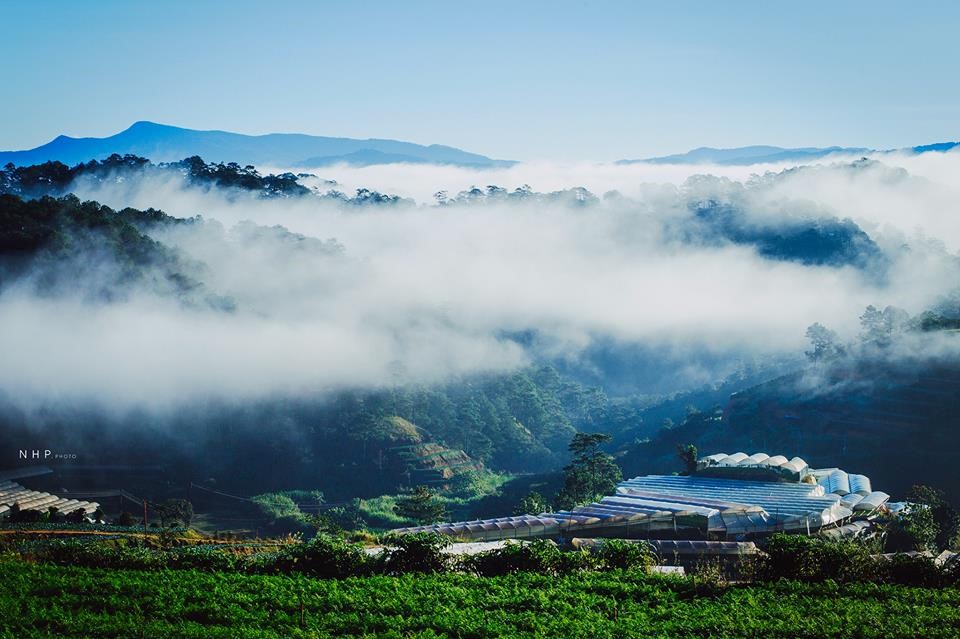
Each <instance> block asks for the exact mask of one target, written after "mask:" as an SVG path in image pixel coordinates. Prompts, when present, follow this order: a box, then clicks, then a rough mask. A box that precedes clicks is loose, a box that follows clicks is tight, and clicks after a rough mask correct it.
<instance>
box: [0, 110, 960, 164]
mask: <svg viewBox="0 0 960 639" xmlns="http://www.w3.org/2000/svg"><path fill="white" fill-rule="evenodd" d="M958 146H960V142H938V143H935V144H927V145H922V146H914V147H910V148H907V149H899V151H906V152H913V153H926V152H931V151H940V152H943V151H950V150H951V149H954V148H956V147H958ZM893 150H894V149H890V150H887V151H883V150H877V149H869V148H866V147H841V146H829V147H801V148H784V147H779V146H765V145H760V146H743V147H738V148H735V149H715V148H712V147H700V148H698V149H693V150H692V151H687V152H686V153H677V154H674V155H664V156H660V157H653V158H645V159H639V160H620V161H618V162H617V164H638V163H645V164H727V165H749V164H763V163H773V162H803V161H810V160H816V159H819V158H823V157H826V156H828V155H854V154H867V153H886V152H892V151H893ZM112 153H119V154H121V155H123V154H127V153H131V154H133V155H138V156H141V157H146V158H149V159H150V160H153V161H154V162H173V161H177V160H182V159H184V158H186V157H190V156H193V155H199V156H200V157H202V158H203V159H204V160H206V161H207V162H236V163H238V164H240V165H246V164H254V165H257V166H274V167H292V168H309V167H322V166H330V165H332V164H350V165H353V166H371V165H375V164H398V163H412V164H446V165H454V166H464V167H474V168H498V167H507V166H512V165H514V164H516V162H513V161H511V160H496V159H493V158H489V157H487V156H485V155H479V154H476V153H469V152H467V151H463V150H461V149H457V148H454V147H451V146H443V145H440V144H431V145H429V146H424V145H422V144H414V143H412V142H401V141H398V140H379V139H369V140H358V139H353V138H330V137H322V136H316V135H305V134H301V133H270V134H267V135H244V134H241V133H230V132H229V131H197V130H195V129H184V128H180V127H175V126H169V125H166V124H157V123H155V122H145V121H144V122H136V123H134V124H133V125H132V126H131V127H130V128H128V129H126V130H125V131H121V132H120V133H117V134H116V135H111V136H109V137H105V138H72V137H69V136H66V135H61V136H59V137H57V138H55V139H54V140H52V141H50V142H48V143H47V144H44V145H41V146H38V147H37V148H35V149H28V150H24V151H0V166H3V165H5V164H7V163H8V162H12V163H13V164H16V165H18V166H27V165H31V164H40V163H43V162H47V161H50V160H59V161H60V162H63V163H64V164H68V165H74V164H78V163H80V162H87V161H89V160H93V159H101V158H105V157H107V156H109V155H110V154H112Z"/></svg>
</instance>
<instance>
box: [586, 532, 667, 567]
mask: <svg viewBox="0 0 960 639" xmlns="http://www.w3.org/2000/svg"><path fill="white" fill-rule="evenodd" d="M594 556H595V558H596V560H597V562H598V563H599V565H600V567H601V568H603V569H604V570H631V569H635V568H639V569H643V570H649V569H650V567H651V566H655V565H656V563H657V559H656V557H655V556H654V554H653V551H652V550H651V548H650V546H649V544H647V543H646V542H640V543H630V542H628V541H624V540H622V539H608V540H606V541H604V542H603V543H602V544H601V545H600V547H599V548H597V549H596V550H595V551H594Z"/></svg>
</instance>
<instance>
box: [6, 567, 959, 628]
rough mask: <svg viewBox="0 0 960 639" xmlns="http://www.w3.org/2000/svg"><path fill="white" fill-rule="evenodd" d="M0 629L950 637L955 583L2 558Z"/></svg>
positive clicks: (954, 614)
mask: <svg viewBox="0 0 960 639" xmlns="http://www.w3.org/2000/svg"><path fill="white" fill-rule="evenodd" d="M0 573H2V574H3V576H4V578H3V579H2V580H0V638H2V639H8V638H9V639H12V638H14V637H16V638H17V639H22V638H32V637H93V636H95V637H124V638H126V637H141V636H146V637H169V638H175V637H184V638H186V637H231V638H234V637H237V638H259V639H264V638H275V637H276V638H279V637H396V638H400V637H417V638H421V639H425V638H428V637H429V638H437V637H460V638H475V639H485V638H491V639H492V638H495V637H497V638H499V637H531V638H532V637H570V638H577V637H584V638H587V637H589V638H590V639H595V638H597V637H670V638H685V637H718V638H728V637H729V638H740V637H743V638H747V637H749V638H751V639H754V638H755V637H838V638H839V637H845V638H846V637H861V638H880V637H920V636H922V637H930V638H938V637H956V636H958V635H960V590H958V589H956V588H945V589H923V588H910V587H905V586H888V585H882V586H881V585H876V584H850V585H847V586H837V585H836V584H833V583H831V582H826V583H820V584H801V583H796V582H778V583H774V584H767V585H752V586H748V587H747V586H734V587H727V588H718V587H714V586H706V587H704V586H703V585H702V584H697V583H696V582H694V581H693V580H691V579H678V578H665V577H656V576H648V575H643V574H640V573H632V572H612V573H591V574H581V575H576V576H571V577H545V576H542V575H536V574H520V575H513V576H509V577H497V578H479V577H470V576H467V575H452V574H444V575H430V576H425V575H405V576H402V577H383V576H378V577H364V578H351V579H345V580H340V581H337V580H330V581H323V580H312V579H307V578H303V577H283V576H277V577H265V576H250V575H241V574H227V573H213V574H210V573H201V572H196V571H192V570H185V571H177V572H169V571H160V572H140V571H131V570H116V571H112V570H102V569H87V568H73V567H62V566H53V565H34V564H28V563H24V562H21V561H17V560H0Z"/></svg>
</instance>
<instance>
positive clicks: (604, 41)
mask: <svg viewBox="0 0 960 639" xmlns="http://www.w3.org/2000/svg"><path fill="white" fill-rule="evenodd" d="M958 25H960V3H954V2H946V1H944V2H922V1H921V2H911V3H903V2H886V1H878V0H871V1H869V2H861V1H849V2H840V3H838V2H817V1H812V2H804V3H772V2H749V1H743V2H636V1H626V2H615V1H611V2H590V1H586V0H581V1H564V0H553V1H551V2H499V1H489V0H488V1H485V2H457V3H451V2H427V1H424V2H416V1H411V2H405V3H397V2H303V3H297V2H287V3H283V4H281V3H264V2H260V3H253V2H231V3H218V2H176V1H172V2H164V3H146V2H144V3H130V2H119V1H118V2H112V1H108V0H103V1H101V2H96V3H94V2H86V3H84V2H42V1H37V2H20V3H14V2H7V3H4V4H3V5H2V8H0V58H2V59H3V60H5V61H6V62H7V63H6V64H5V70H4V99H2V100H0V149H4V150H14V149H23V148H32V147H35V146H38V145H40V144H43V143H45V142H48V141H49V140H51V139H52V138H54V137H56V136H57V135H59V134H67V135H72V136H97V137H100V136H105V135H110V134H113V133H116V132H118V131H120V130H122V129H125V128H126V127H128V126H129V125H130V124H131V123H133V122H134V121H137V120H152V121H156V122H162V123H165V124H172V125H176V126H183V127H189V128H199V129H223V130H230V131H237V132H241V133H252V134H257V133H269V132H301V133H310V134H316V135H331V136H345V137H358V138H367V137H384V138H393V139H402V140H408V141H412V142H418V143H423V144H433V143H437V144H447V145H451V146H456V147H459V148H463V149H466V150H469V151H473V152H477V153H483V154H485V155H489V156H492V157H497V158H505V159H518V160H559V161H612V160H617V159H622V158H638V157H649V156H653V155H661V154H668V153H675V152H682V151H686V150H688V149H690V148H694V147H698V146H717V147H731V146H742V145H748V144H774V145H780V146H828V145H843V146H867V147H873V148H897V147H904V146H910V145H915V144H922V143H929V142H934V141H942V140H955V139H958V138H960V126H958V122H960V83H958V82H956V81H955V75H956V69H957V67H958V63H960V47H957V45H956V30H957V26H958Z"/></svg>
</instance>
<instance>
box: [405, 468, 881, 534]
mask: <svg viewBox="0 0 960 639" xmlns="http://www.w3.org/2000/svg"><path fill="white" fill-rule="evenodd" d="M765 466H766V467H774V468H784V469H785V470H787V471H789V473H790V475H787V474H781V475H779V476H778V477H779V478H780V479H781V481H756V480H753V479H740V478H738V477H735V476H734V477H726V476H711V474H709V473H706V472H705V473H704V474H703V475H700V474H694V475H690V476H685V475H646V476H642V477H634V478H633V479H628V480H626V481H624V482H621V483H620V484H619V485H618V486H617V489H616V492H615V494H613V495H609V496H606V497H603V498H602V499H600V501H597V502H594V503H592V504H587V505H586V506H580V507H578V508H575V509H573V510H571V511H561V512H557V513H541V514H539V515H522V516H518V517H500V518H495V519H484V520H474V521H464V522H457V523H451V524H436V525H432V526H417V527H413V528H402V529H399V531H398V532H420V531H434V532H439V533H443V534H447V535H452V536H456V537H462V538H466V539H474V540H493V539H508V538H518V539H523V538H533V537H559V536H563V537H569V536H590V535H594V536H601V537H602V536H614V535H619V536H630V532H631V530H632V531H635V532H644V533H653V532H655V531H657V530H672V531H674V532H675V531H678V530H681V529H686V530H691V531H694V530H695V531H697V532H698V533H700V534H703V533H714V534H720V535H725V536H728V537H735V536H739V535H742V534H747V533H769V532H775V531H778V530H786V531H791V530H792V531H798V532H816V531H818V530H820V529H821V528H825V527H829V526H835V525H838V524H843V522H845V521H846V520H848V519H849V518H851V517H852V516H853V515H854V513H857V514H869V513H871V512H873V511H875V510H877V509H879V508H881V507H882V506H883V505H884V504H885V503H886V502H887V500H888V499H889V496H888V495H887V494H886V493H882V492H878V491H871V492H867V493H864V492H861V491H864V490H865V489H868V488H869V487H870V480H869V479H868V478H867V477H865V476H863V475H850V474H848V473H847V472H845V471H843V470H841V469H839V468H827V469H821V470H815V469H811V468H809V467H808V466H807V462H806V461H805V460H804V459H802V458H800V457H794V458H792V459H790V460H787V458H786V457H784V456H782V455H776V456H770V455H767V454H766V453H754V454H752V455H747V454H746V453H743V452H737V453H733V454H732V455H728V454H726V453H716V454H714V455H709V456H707V457H704V458H702V459H700V460H699V462H698V468H700V469H705V468H716V467H721V468H726V467H744V468H747V467H752V468H754V469H757V468H763V467H765ZM807 475H812V476H813V478H815V479H816V480H817V483H807V482H806V481H799V480H798V479H795V480H794V481H783V478H785V477H790V476H794V477H795V478H797V477H806V476H807Z"/></svg>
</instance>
